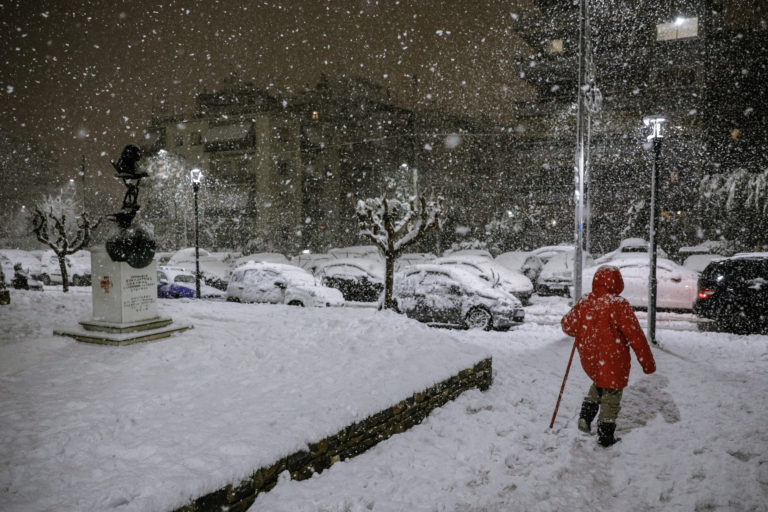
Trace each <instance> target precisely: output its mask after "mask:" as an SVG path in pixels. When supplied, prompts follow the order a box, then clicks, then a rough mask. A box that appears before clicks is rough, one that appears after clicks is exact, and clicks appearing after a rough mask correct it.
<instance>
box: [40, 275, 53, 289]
mask: <svg viewBox="0 0 768 512" xmlns="http://www.w3.org/2000/svg"><path fill="white" fill-rule="evenodd" d="M40 280H41V281H42V282H43V284H44V285H45V286H51V277H50V276H49V275H48V274H43V275H42V276H40Z"/></svg>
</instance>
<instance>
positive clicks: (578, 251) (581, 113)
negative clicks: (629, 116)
mask: <svg viewBox="0 0 768 512" xmlns="http://www.w3.org/2000/svg"><path fill="white" fill-rule="evenodd" d="M586 23H587V0H579V80H578V89H577V95H576V102H577V110H576V164H575V166H574V173H575V176H574V184H575V191H574V203H575V205H576V212H575V215H574V234H573V237H574V255H573V259H574V262H573V290H574V293H573V300H574V302H575V301H577V300H578V299H579V297H581V288H582V286H581V285H582V283H581V280H582V275H581V274H582V270H583V269H582V266H583V265H582V262H583V259H584V163H585V154H584V152H585V148H584V131H585V110H586V107H585V105H584V93H585V92H586V91H585V88H586V68H587V58H586V53H587V52H586V50H587V48H586V47H587V42H586V39H587V37H586V36H587V34H586V32H587V30H586Z"/></svg>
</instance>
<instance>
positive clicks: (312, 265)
mask: <svg viewBox="0 0 768 512" xmlns="http://www.w3.org/2000/svg"><path fill="white" fill-rule="evenodd" d="M333 259H335V257H334V256H331V255H330V254H327V253H304V252H303V253H301V254H297V255H296V256H294V257H292V258H291V264H292V265H296V266H297V267H301V268H303V269H304V270H306V271H307V272H309V273H311V274H317V271H318V270H319V269H320V267H321V266H322V265H323V264H324V263H326V262H328V261H330V260H333Z"/></svg>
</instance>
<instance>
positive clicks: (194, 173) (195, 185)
mask: <svg viewBox="0 0 768 512" xmlns="http://www.w3.org/2000/svg"><path fill="white" fill-rule="evenodd" d="M189 179H190V180H192V189H193V190H194V191H195V298H198V299H199V298H200V244H199V239H198V231H199V223H198V215H197V193H198V191H199V190H200V180H202V179H203V173H202V171H200V169H192V170H191V171H189Z"/></svg>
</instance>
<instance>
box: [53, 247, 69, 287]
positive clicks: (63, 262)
mask: <svg viewBox="0 0 768 512" xmlns="http://www.w3.org/2000/svg"><path fill="white" fill-rule="evenodd" d="M56 256H58V258H59V268H60V269H61V286H62V290H63V291H64V293H66V292H68V291H69V284H68V281H69V276H67V256H66V255H65V254H57V255H56Z"/></svg>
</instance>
